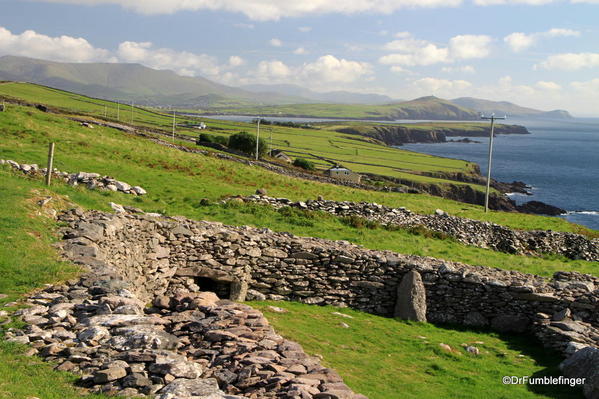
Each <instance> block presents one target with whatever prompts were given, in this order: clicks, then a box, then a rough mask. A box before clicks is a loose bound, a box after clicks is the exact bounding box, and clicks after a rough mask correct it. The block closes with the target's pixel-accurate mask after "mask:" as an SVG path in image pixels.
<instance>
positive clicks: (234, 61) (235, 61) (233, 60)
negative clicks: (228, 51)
mask: <svg viewBox="0 0 599 399" xmlns="http://www.w3.org/2000/svg"><path fill="white" fill-rule="evenodd" d="M244 64H245V60H244V59H243V58H241V57H240V56H238V55H232V56H230V57H229V66H230V67H233V68H236V67H238V66H242V65H244Z"/></svg>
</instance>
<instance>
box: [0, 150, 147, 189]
mask: <svg viewBox="0 0 599 399" xmlns="http://www.w3.org/2000/svg"><path fill="white" fill-rule="evenodd" d="M0 165H9V166H10V167H11V168H12V169H14V170H16V171H20V172H22V173H24V174H26V175H28V176H32V177H41V176H44V175H45V174H46V172H47V169H46V168H40V167H39V166H38V165H37V164H25V163H22V164H19V163H17V162H15V161H13V160H10V159H9V160H5V159H0ZM52 175H53V176H54V177H56V178H59V179H61V180H64V181H65V182H67V183H68V184H70V185H72V186H78V185H85V187H87V188H88V189H90V190H109V191H119V192H122V193H125V194H132V195H145V194H147V191H146V190H144V189H143V188H142V187H140V186H131V185H130V184H128V183H125V182H122V181H119V180H116V179H113V178H112V177H109V176H101V175H100V174H99V173H88V172H78V173H68V172H61V171H59V170H58V169H54V170H53V171H52Z"/></svg>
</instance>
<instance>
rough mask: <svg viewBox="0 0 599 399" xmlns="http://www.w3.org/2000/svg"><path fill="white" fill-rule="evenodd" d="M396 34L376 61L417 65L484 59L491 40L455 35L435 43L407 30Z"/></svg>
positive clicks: (475, 36)
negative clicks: (441, 43) (447, 41)
mask: <svg viewBox="0 0 599 399" xmlns="http://www.w3.org/2000/svg"><path fill="white" fill-rule="evenodd" d="M396 37H398V39H397V40H393V41H391V42H389V43H387V44H385V46H384V48H385V49H386V50H390V51H394V53H392V54H388V55H385V56H383V57H381V58H379V62H380V63H382V64H387V65H404V66H417V65H432V64H438V63H451V62H454V61H457V60H465V59H473V58H484V57H487V56H488V55H489V53H490V49H489V47H490V44H491V41H492V39H491V38H490V37H489V36H486V35H458V36H454V37H452V38H451V39H450V40H449V43H448V44H447V46H438V45H436V44H434V43H431V42H429V41H427V40H422V39H416V38H414V37H413V36H412V35H411V34H410V33H408V32H400V33H398V34H396Z"/></svg>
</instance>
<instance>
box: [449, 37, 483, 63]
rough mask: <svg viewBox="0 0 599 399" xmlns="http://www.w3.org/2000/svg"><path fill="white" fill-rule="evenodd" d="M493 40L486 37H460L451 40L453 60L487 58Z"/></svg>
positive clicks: (450, 50)
mask: <svg viewBox="0 0 599 399" xmlns="http://www.w3.org/2000/svg"><path fill="white" fill-rule="evenodd" d="M491 40H492V39H491V38H490V37H489V36H486V35H459V36H455V37H452V38H451V39H450V40H449V52H450V54H451V58H453V59H464V60H465V59H471V58H485V57H486V56H488V55H489V53H490V50H489V46H490V44H491Z"/></svg>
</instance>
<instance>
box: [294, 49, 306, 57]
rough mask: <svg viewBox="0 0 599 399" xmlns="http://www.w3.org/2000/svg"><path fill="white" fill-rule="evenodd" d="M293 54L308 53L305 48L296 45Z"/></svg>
mask: <svg viewBox="0 0 599 399" xmlns="http://www.w3.org/2000/svg"><path fill="white" fill-rule="evenodd" d="M293 54H297V55H303V54H308V51H306V49H305V48H303V47H298V48H296V49H295V50H293Z"/></svg>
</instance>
